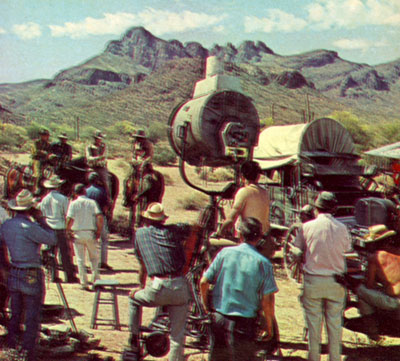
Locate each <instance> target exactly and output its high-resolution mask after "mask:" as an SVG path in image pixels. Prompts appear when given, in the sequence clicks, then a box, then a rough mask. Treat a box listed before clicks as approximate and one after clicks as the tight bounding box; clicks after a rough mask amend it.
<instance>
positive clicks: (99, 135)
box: [93, 130, 106, 139]
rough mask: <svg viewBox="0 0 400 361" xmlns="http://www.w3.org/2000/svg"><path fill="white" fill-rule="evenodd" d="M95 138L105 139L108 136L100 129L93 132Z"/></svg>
mask: <svg viewBox="0 0 400 361" xmlns="http://www.w3.org/2000/svg"><path fill="white" fill-rule="evenodd" d="M93 137H94V138H99V139H104V138H105V137H106V136H105V134H103V133H102V132H101V131H100V130H96V131H95V132H94V134H93Z"/></svg>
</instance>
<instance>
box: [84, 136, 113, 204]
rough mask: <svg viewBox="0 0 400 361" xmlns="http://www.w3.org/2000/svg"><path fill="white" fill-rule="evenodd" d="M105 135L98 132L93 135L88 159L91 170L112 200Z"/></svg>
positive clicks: (87, 150)
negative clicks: (97, 176)
mask: <svg viewBox="0 0 400 361" xmlns="http://www.w3.org/2000/svg"><path fill="white" fill-rule="evenodd" d="M104 138H105V135H104V134H103V133H102V132H101V131H100V130H96V131H95V132H94V134H93V144H89V145H88V146H87V147H86V159H87V163H88V165H89V167H90V168H92V169H93V171H95V172H96V173H97V174H98V175H99V177H100V179H101V181H102V183H103V186H104V188H105V190H106V193H107V197H108V199H111V192H110V189H111V187H110V182H109V174H108V169H107V146H106V144H105V143H104V142H103V139H104Z"/></svg>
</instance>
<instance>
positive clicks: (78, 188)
mask: <svg viewBox="0 0 400 361" xmlns="http://www.w3.org/2000/svg"><path fill="white" fill-rule="evenodd" d="M74 193H75V194H78V195H82V194H85V193H86V189H85V185H84V184H82V183H78V184H75V186H74Z"/></svg>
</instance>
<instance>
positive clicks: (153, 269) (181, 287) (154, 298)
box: [129, 202, 191, 361]
mask: <svg viewBox="0 0 400 361" xmlns="http://www.w3.org/2000/svg"><path fill="white" fill-rule="evenodd" d="M142 216H143V217H144V219H145V223H146V225H147V227H141V228H139V229H138V230H137V233H136V239H135V251H136V255H137V257H138V259H139V262H140V270H139V282H140V289H139V290H138V291H133V292H131V293H130V295H129V297H130V331H131V339H130V346H131V348H132V351H135V352H137V353H138V352H139V342H138V341H139V340H138V336H139V326H140V321H141V310H142V309H141V307H142V306H146V307H157V306H165V307H166V309H167V310H168V313H169V317H170V322H171V333H170V339H171V351H170V353H169V360H170V361H183V359H184V358H183V345H184V339H185V325H186V315H187V309H188V301H189V291H188V287H187V283H186V280H185V278H184V276H183V268H184V265H185V252H184V248H183V241H184V240H185V238H186V236H188V235H189V234H190V231H191V227H190V226H189V225H187V224H177V225H164V222H165V220H166V219H167V218H168V216H166V215H165V214H164V208H163V206H162V205H161V203H156V202H154V203H151V204H149V206H148V207H147V210H146V211H145V212H143V214H142ZM147 275H148V276H149V277H150V278H151V283H150V284H148V285H146V277H147Z"/></svg>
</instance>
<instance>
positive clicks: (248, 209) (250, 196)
mask: <svg viewBox="0 0 400 361" xmlns="http://www.w3.org/2000/svg"><path fill="white" fill-rule="evenodd" d="M240 171H241V174H242V177H243V180H244V184H245V185H244V187H242V188H240V189H239V190H238V191H237V193H236V195H235V200H234V203H233V208H232V211H231V212H230V214H229V215H228V217H227V218H226V220H225V222H224V223H223V224H222V226H221V230H220V232H219V233H220V234H221V235H222V236H224V235H226V234H227V233H228V231H229V230H230V229H232V227H233V226H234V224H235V222H236V220H237V219H238V218H239V219H240V221H242V220H243V219H245V218H248V217H253V218H255V219H257V220H258V221H260V223H261V225H262V232H263V234H265V233H266V232H268V231H269V194H268V191H267V190H266V189H264V188H261V187H260V186H259V185H258V183H257V182H258V179H259V178H260V175H261V169H260V166H259V165H258V163H256V162H254V161H246V162H245V163H243V164H242V166H241V168H240ZM238 231H239V233H240V224H239V228H238Z"/></svg>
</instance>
